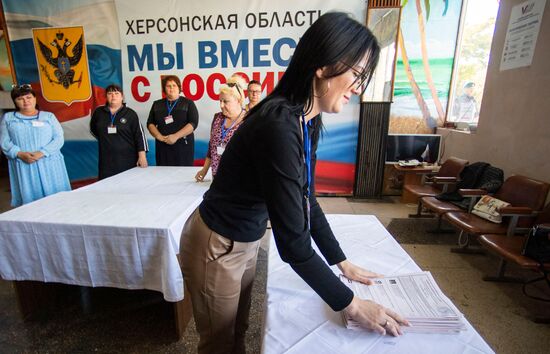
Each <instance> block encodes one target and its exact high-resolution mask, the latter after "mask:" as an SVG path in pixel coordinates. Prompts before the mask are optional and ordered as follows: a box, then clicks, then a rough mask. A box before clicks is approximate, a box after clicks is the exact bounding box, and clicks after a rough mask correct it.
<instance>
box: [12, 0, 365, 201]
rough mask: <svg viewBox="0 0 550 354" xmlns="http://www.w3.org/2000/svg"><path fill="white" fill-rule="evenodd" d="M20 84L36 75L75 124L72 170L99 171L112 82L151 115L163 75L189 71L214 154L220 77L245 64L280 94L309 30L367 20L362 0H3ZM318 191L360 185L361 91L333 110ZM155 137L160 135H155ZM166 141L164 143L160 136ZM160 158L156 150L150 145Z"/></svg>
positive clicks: (202, 150) (68, 125)
mask: <svg viewBox="0 0 550 354" xmlns="http://www.w3.org/2000/svg"><path fill="white" fill-rule="evenodd" d="M2 2H3V5H4V11H5V17H6V22H7V30H8V33H9V37H10V46H11V49H12V53H13V59H14V65H15V71H16V76H17V81H18V83H20V84H22V83H30V84H31V85H32V86H33V88H34V90H35V91H36V92H37V93H38V95H39V97H38V103H39V105H40V109H42V110H46V111H51V112H53V113H54V114H55V115H56V116H57V117H58V119H59V120H60V122H61V123H62V126H63V129H64V131H65V146H64V147H63V150H62V151H63V154H64V155H65V160H66V163H67V169H68V171H69V175H70V177H71V179H72V180H78V179H87V178H94V177H95V176H96V175H97V143H96V142H95V140H93V138H92V136H91V135H90V133H89V128H88V124H89V119H90V115H91V112H92V111H93V110H94V109H95V107H97V106H98V105H101V104H104V100H105V98H104V88H105V87H106V86H107V85H109V84H113V83H114V84H119V85H121V86H122V87H123V89H124V92H125V100H126V102H127V104H128V106H129V107H131V108H132V109H134V110H135V111H136V112H137V113H138V115H139V117H140V120H141V121H142V124H143V125H145V121H146V120H147V116H148V113H149V110H150V108H151V105H152V103H153V101H154V100H157V99H159V98H161V96H162V90H161V86H160V78H161V76H162V75H168V74H170V75H177V76H178V77H180V79H181V81H182V91H183V95H185V96H186V97H188V98H190V99H192V100H194V101H195V104H196V105H197V108H198V110H199V116H200V118H199V126H198V128H197V130H196V132H195V139H196V140H195V142H196V146H195V160H196V163H197V164H200V163H201V162H202V160H203V159H204V157H205V155H206V148H207V145H208V139H209V129H210V125H211V121H212V117H213V116H214V114H215V113H216V112H218V111H219V110H220V108H219V102H218V92H219V86H220V85H221V84H223V83H224V82H225V78H226V77H228V76H230V75H232V74H234V73H240V74H241V75H242V76H243V77H245V78H246V79H248V80H252V79H254V80H257V81H260V82H261V83H262V96H264V97H265V95H267V94H269V93H270V92H271V91H272V89H273V87H274V86H275V85H276V84H277V81H278V79H279V78H280V77H281V75H283V73H284V71H285V69H286V66H287V65H288V63H289V62H290V59H291V57H292V52H293V50H294V48H295V47H296V44H297V42H298V41H299V39H300V36H301V35H302V33H304V32H305V30H306V29H307V28H308V27H309V26H310V25H311V23H313V22H314V21H315V20H316V19H317V18H318V17H319V16H320V15H321V14H323V13H325V12H328V11H331V10H338V11H345V12H348V13H350V14H352V16H354V17H355V18H356V19H357V20H358V21H360V22H364V19H365V12H366V5H365V2H364V1H361V0H306V1H302V2H297V1H290V0H284V1H277V2H275V1H268V0H258V1H248V0H233V1H231V2H220V1H216V0H201V1H192V0H180V1H176V0H161V1H157V2H151V1H145V0H116V1H112V0H111V1H98V0H73V1H69V0H61V1H60V0H57V1H38V0H28V1H18V0H3V1H2ZM323 120H324V123H325V127H326V131H325V132H324V134H323V139H322V141H321V144H320V146H319V150H318V164H317V175H316V186H317V191H318V192H321V193H329V194H351V193H352V190H353V184H354V175H355V159H356V148H357V127H358V120H359V100H358V99H355V100H353V101H352V102H350V104H348V105H347V106H345V108H344V110H343V111H342V112H340V113H338V114H334V115H324V117H323ZM149 139H152V137H151V136H149ZM150 146H154V144H150ZM148 159H149V160H150V162H151V163H154V152H150V153H149V154H148Z"/></svg>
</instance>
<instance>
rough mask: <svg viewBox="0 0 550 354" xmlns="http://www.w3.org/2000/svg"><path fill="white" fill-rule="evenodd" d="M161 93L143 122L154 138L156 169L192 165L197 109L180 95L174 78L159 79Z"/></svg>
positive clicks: (178, 86) (177, 79) (177, 83)
mask: <svg viewBox="0 0 550 354" xmlns="http://www.w3.org/2000/svg"><path fill="white" fill-rule="evenodd" d="M162 91H163V92H164V94H165V95H166V98H163V99H160V100H157V101H155V102H153V106H152V107H151V111H150V112H149V118H148V119H147V129H149V132H150V133H151V135H152V136H153V137H154V138H155V156H156V160H157V166H193V160H194V153H195V139H194V135H193V131H194V130H195V129H197V125H198V124H199V113H198V111H197V107H196V106H195V103H194V102H193V101H191V100H190V99H187V98H185V97H183V96H181V95H180V94H181V83H180V80H179V78H178V77H177V76H175V75H168V76H164V77H163V78H162Z"/></svg>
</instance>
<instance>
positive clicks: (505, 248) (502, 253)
mask: <svg viewBox="0 0 550 354" xmlns="http://www.w3.org/2000/svg"><path fill="white" fill-rule="evenodd" d="M533 224H534V225H545V226H550V204H548V205H547V206H546V207H545V208H544V209H543V210H542V211H541V212H540V213H539V214H537V215H536V217H535V218H534V222H533ZM527 233H528V232H525V233H523V234H522V235H519V236H518V235H511V236H509V235H499V234H483V235H481V236H479V238H478V241H479V243H480V244H481V246H482V247H484V248H485V249H487V250H488V251H489V252H491V253H493V254H496V255H497V256H499V257H500V262H499V266H498V270H497V274H496V275H495V276H485V277H483V280H485V281H498V282H521V283H523V293H524V294H525V295H527V296H529V297H533V298H535V299H538V300H544V301H550V299H542V298H537V297H534V296H531V295H529V294H527V291H526V286H527V285H528V284H531V283H534V282H537V281H541V280H546V283H547V284H548V286H549V287H550V280H549V279H548V272H549V271H550V263H544V264H542V265H540V264H539V263H538V262H537V261H535V260H534V259H532V258H530V257H528V256H524V255H522V254H521V253H522V251H523V247H524V244H525V241H526V237H527ZM508 262H511V263H515V264H517V265H518V266H519V267H520V268H523V269H529V270H533V271H536V272H540V273H542V276H540V277H537V278H535V279H531V280H527V281H525V280H524V279H518V278H514V277H510V276H507V275H505V273H506V266H507V264H508Z"/></svg>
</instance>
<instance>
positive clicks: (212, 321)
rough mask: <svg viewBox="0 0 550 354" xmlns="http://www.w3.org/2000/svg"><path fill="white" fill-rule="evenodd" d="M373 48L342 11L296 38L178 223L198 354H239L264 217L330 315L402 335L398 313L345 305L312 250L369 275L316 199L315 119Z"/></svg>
mask: <svg viewBox="0 0 550 354" xmlns="http://www.w3.org/2000/svg"><path fill="white" fill-rule="evenodd" d="M379 50H380V49H379V46H378V44H377V42H376V39H375V38H374V36H373V35H372V34H371V33H370V31H369V30H368V29H367V28H366V27H365V26H363V25H361V24H359V23H358V22H356V21H355V20H353V19H351V18H350V17H349V16H348V15H347V14H344V13H327V14H325V15H323V16H321V17H320V18H319V19H318V20H317V21H316V22H315V23H314V24H313V25H312V26H311V27H310V28H309V29H308V30H307V31H306V32H305V34H304V35H303V37H302V38H301V40H300V42H299V43H298V45H297V47H296V50H295V52H294V54H293V57H292V60H291V62H290V64H289V66H288V68H287V70H286V72H285V74H284V76H283V77H282V78H281V80H280V81H279V83H278V85H277V87H276V88H275V89H274V91H273V92H272V93H271V95H269V96H268V97H267V98H266V99H264V100H263V101H262V102H260V103H259V104H258V105H257V106H256V107H254V108H253V109H252V110H251V111H250V113H249V115H248V116H247V118H246V119H245V121H244V123H242V125H241V127H240V128H239V130H238V131H237V132H236V133H235V135H234V136H233V138H232V140H231V141H230V143H229V144H228V145H227V147H226V149H225V152H224V154H223V157H222V159H221V162H220V166H219V169H218V173H217V175H216V179H215V180H214V182H213V183H212V185H211V187H210V190H209V191H208V192H207V193H206V194H205V197H204V200H203V202H202V203H201V205H200V206H199V208H198V210H197V211H195V213H194V214H193V215H192V217H191V218H190V219H189V220H188V222H187V223H186V226H185V228H184V230H183V234H182V239H181V243H180V255H181V259H182V270H183V274H184V280H185V285H186V286H187V289H188V290H189V292H190V294H191V302H192V304H193V313H194V316H195V322H196V325H197V330H198V332H199V334H200V342H199V353H237V352H239V353H240V352H243V353H244V333H245V330H246V328H247V318H248V309H249V306H250V290H251V288H252V280H253V277H254V272H255V264H256V255H257V250H258V246H259V242H260V241H259V240H260V238H261V237H262V235H263V234H264V232H265V229H266V223H267V220H268V218H269V219H270V220H271V226H272V228H273V235H274V238H275V242H276V245H277V249H278V251H279V254H280V256H281V258H282V259H283V260H284V261H285V262H287V263H289V264H290V266H291V267H292V268H293V269H294V271H296V273H297V274H298V275H300V277H302V279H304V281H305V282H306V283H307V284H308V285H309V286H311V287H312V288H313V290H315V292H317V294H319V296H321V298H323V300H324V301H325V302H326V303H327V304H328V305H329V306H330V307H331V308H332V309H333V310H334V311H342V310H343V311H346V312H347V314H348V315H349V316H351V317H352V318H353V319H355V320H356V321H358V322H359V323H361V324H362V325H363V326H365V327H367V328H369V329H372V330H374V331H377V332H379V333H381V334H383V333H386V331H387V332H389V333H391V334H392V335H398V334H401V329H400V325H403V324H407V322H406V321H405V320H404V319H403V318H401V317H400V316H399V315H398V314H396V313H394V312H392V311H391V310H389V309H386V308H384V307H382V306H380V305H378V304H375V303H373V302H370V301H364V300H360V299H358V298H357V297H354V295H353V292H352V291H351V290H350V289H349V288H348V287H347V286H345V285H344V284H343V283H342V282H341V281H340V280H339V279H338V277H337V276H336V275H335V274H334V273H333V272H332V270H331V269H330V267H329V266H328V265H327V264H326V263H325V262H324V261H323V259H322V258H321V257H320V256H319V255H318V254H317V253H316V252H315V251H314V250H313V248H312V246H311V239H312V238H313V240H314V241H315V243H316V244H317V246H318V247H319V249H320V251H321V253H322V255H323V257H324V258H325V260H326V261H327V262H328V264H330V265H337V266H338V268H339V269H340V270H341V271H342V273H343V274H344V275H345V276H346V277H348V278H350V279H353V280H358V281H361V282H364V283H370V282H371V280H370V278H372V277H375V276H377V274H374V273H372V272H369V271H367V270H364V269H362V268H360V267H358V266H355V265H354V264H352V263H350V262H349V261H347V260H346V257H345V255H344V253H343V252H342V250H341V249H340V246H339V244H338V242H337V241H336V239H335V237H334V234H333V233H332V231H331V229H330V226H329V224H328V222H327V220H326V218H325V215H324V214H323V211H322V210H321V207H320V206H319V204H318V203H317V200H316V199H315V193H314V190H313V186H314V181H313V176H314V175H315V157H316V147H317V141H318V138H319V132H320V130H321V128H322V122H321V116H320V114H321V113H322V112H326V113H335V112H339V111H340V110H341V109H342V106H343V105H344V104H347V103H348V102H349V100H350V98H351V96H353V95H357V94H360V92H361V90H362V89H363V88H364V87H365V85H366V83H367V82H368V80H369V79H370V77H371V75H372V72H373V71H374V68H375V67H376V63H377V61H378V55H379Z"/></svg>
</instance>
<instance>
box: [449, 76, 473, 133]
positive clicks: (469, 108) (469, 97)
mask: <svg viewBox="0 0 550 354" xmlns="http://www.w3.org/2000/svg"><path fill="white" fill-rule="evenodd" d="M474 89H475V84H474V83H473V82H471V81H470V82H467V83H465V84H464V87H463V93H462V95H460V96H459V97H457V98H456V99H455V102H454V105H453V114H452V115H453V116H454V117H455V122H465V123H475V122H477V121H478V119H479V109H478V107H477V101H476V99H475V97H474V96H473V93H474Z"/></svg>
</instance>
